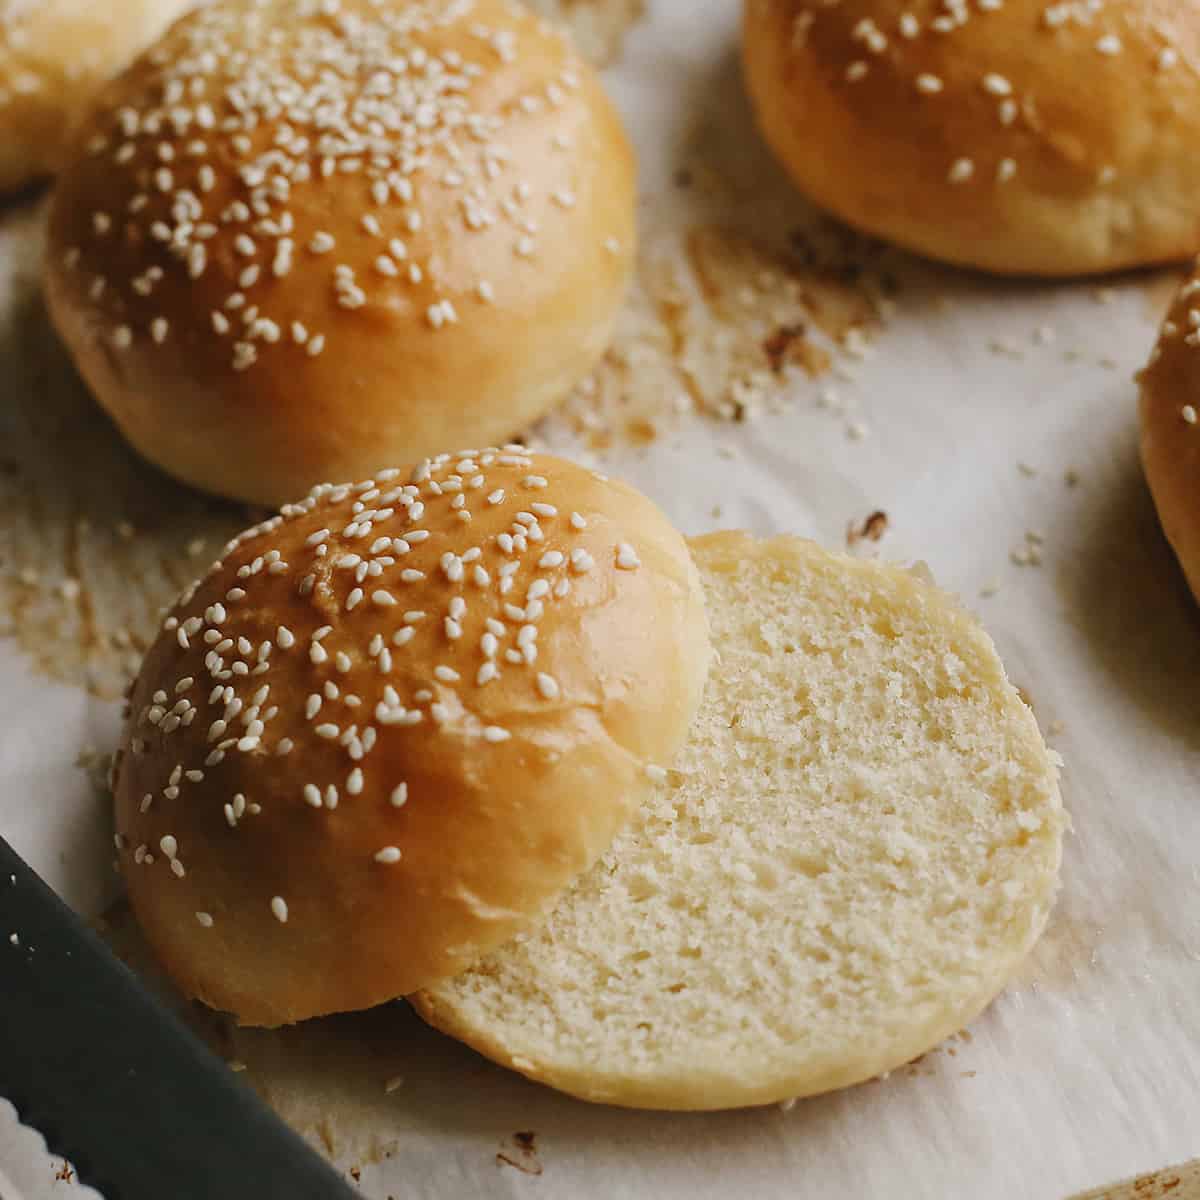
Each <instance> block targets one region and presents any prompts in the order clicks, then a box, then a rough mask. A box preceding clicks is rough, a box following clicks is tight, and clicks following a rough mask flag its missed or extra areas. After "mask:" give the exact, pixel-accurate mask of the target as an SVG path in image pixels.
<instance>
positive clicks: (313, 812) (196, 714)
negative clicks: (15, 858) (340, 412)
mask: <svg viewBox="0 0 1200 1200" xmlns="http://www.w3.org/2000/svg"><path fill="white" fill-rule="evenodd" d="M708 658H709V648H708V631H707V622H706V619H705V615H704V609H703V599H702V595H701V592H700V590H699V584H698V580H697V576H696V572H695V569H694V567H693V565H692V562H691V558H690V556H689V554H688V551H687V547H686V545H685V544H684V542H683V539H682V538H681V537H680V535H679V534H678V533H677V532H676V531H675V530H674V529H673V528H672V527H671V525H670V524H669V523H668V522H667V520H666V519H665V518H664V517H663V515H662V514H661V513H660V512H659V510H658V509H657V508H655V506H654V505H653V504H651V503H650V501H648V500H647V499H646V498H645V497H644V496H642V495H641V494H640V493H639V492H637V491H635V490H634V489H632V488H630V487H628V486H626V485H623V484H620V483H616V482H612V481H609V480H607V479H605V478H603V477H601V476H598V475H595V474H593V473H592V472H590V471H587V470H585V469H583V468H581V467H578V466H575V465H573V464H570V463H567V462H565V461H562V460H560V459H555V458H551V457H548V456H542V455H530V454H528V453H527V452H525V451H524V450H522V449H521V448H520V447H509V448H507V449H503V450H490V451H484V452H474V451H464V452H462V453H461V454H459V455H455V456H443V457H441V458H439V459H438V460H435V462H434V463H432V464H429V463H426V464H424V465H422V466H420V467H418V468H417V469H416V470H415V471H414V472H411V473H410V472H405V473H400V472H398V471H389V472H383V473H381V474H379V475H377V476H376V478H375V479H374V480H373V481H367V482H364V483H361V484H358V485H357V486H353V487H351V486H349V485H347V486H343V487H337V488H330V487H328V486H325V487H323V488H321V489H318V490H317V491H316V492H315V493H314V495H313V496H312V497H310V498H309V499H308V500H306V501H304V502H303V503H302V504H298V505H292V506H288V507H287V508H285V509H284V511H283V513H282V515H281V516H279V517H276V518H273V519H272V520H270V521H267V522H266V523H265V524H263V525H261V526H258V527H257V528H255V529H252V530H250V531H248V532H247V533H245V534H243V535H242V536H241V537H239V538H238V539H237V540H236V541H235V542H233V543H232V544H231V545H230V546H229V547H227V551H226V554H225V556H224V559H223V560H222V561H221V562H219V563H217V564H216V565H214V567H213V568H212V569H211V570H210V571H209V573H208V574H207V575H206V576H205V578H204V579H203V580H201V581H200V582H199V583H198V584H197V585H196V586H195V587H194V588H193V589H192V590H190V591H189V593H188V594H186V595H185V596H184V597H183V598H182V599H181V601H180V603H179V604H178V606H177V607H176V608H175V609H174V611H173V612H172V613H171V615H170V616H169V617H168V619H167V620H166V623H165V625H164V626H163V630H162V633H161V634H160V636H159V637H158V639H157V641H156V642H155V644H154V646H153V647H152V648H151V650H150V652H149V654H148V655H147V658H146V661H145V664H144V666H143V668H142V671H141V674H140V676H139V678H138V680H137V682H136V684H135V686H134V689H133V692H132V695H131V697H130V718H129V723H128V728H127V731H126V735H125V739H124V741H123V745H122V754H121V757H120V760H119V765H118V770H117V776H116V786H115V790H116V814H117V831H118V834H119V846H120V849H121V853H120V861H121V866H122V869H123V872H124V875H125V878H126V881H127V884H128V888H129V894H130V899H131V901H132V904H133V907H134V909H135V911H136V913H137V915H138V918H139V920H140V921H141V923H142V925H143V927H144V929H145V931H146V933H147V935H148V937H149V940H150V942H151V944H152V945H153V946H154V948H155V950H156V951H157V953H158V954H159V955H160V957H161V958H162V960H163V962H164V964H165V966H166V967H167V969H168V970H169V971H170V972H171V974H172V975H173V977H174V978H175V980H176V982H177V983H179V984H180V986H181V987H182V988H183V989H184V990H185V991H186V992H188V993H189V994H190V995H194V996H197V997H199V998H200V999H202V1000H204V1001H205V1002H207V1003H208V1004H210V1005H213V1006H214V1007H218V1008H222V1009H227V1010H230V1011H232V1012H234V1013H236V1014H237V1016H238V1017H239V1018H240V1019H241V1020H242V1021H244V1022H247V1023H250V1024H267V1025H275V1024H281V1023H285V1022H290V1021H296V1020H300V1019H303V1018H305V1017H309V1016H313V1015H316V1014H320V1013H326V1012H331V1011H339V1010H345V1009H354V1008H364V1007H367V1006H370V1005H373V1004H377V1003H380V1002H382V1001H385V1000H388V999H391V998H393V997H395V996H397V995H400V994H403V993H407V992H410V991H412V990H415V989H416V988H418V987H421V986H424V985H426V984H427V983H429V982H431V981H433V980H435V979H438V978H442V977H444V976H446V975H450V974H454V973H457V972H458V971H460V970H462V969H463V968H465V967H466V966H467V965H468V964H469V963H470V962H472V961H473V960H474V959H476V958H477V957H478V956H479V955H480V954H482V953H483V952H484V951H486V950H487V949H489V948H491V947H492V946H495V945H497V944H499V943H500V942H502V941H504V940H505V939H506V938H507V937H509V936H510V935H511V934H512V933H513V932H515V931H516V930H518V929H520V928H521V927H523V926H524V925H525V924H526V923H528V922H529V921H530V920H531V919H532V918H534V917H536V916H538V915H539V914H540V913H541V912H542V911H543V910H544V909H545V908H546V907H547V906H549V905H550V904H552V903H553V901H554V899H555V898H556V897H557V896H558V894H559V893H560V892H561V891H562V890H563V888H565V887H566V886H567V885H568V884H569V883H570V882H571V881H572V880H573V879H574V878H575V877H576V876H577V875H578V874H579V873H580V872H582V871H583V870H585V869H586V868H587V867H588V866H590V865H591V863H592V862H593V861H594V860H595V859H596V857H597V856H598V855H599V854H600V853H602V852H603V851H604V850H605V849H606V848H607V846H608V845H609V843H610V841H611V839H612V838H613V836H614V835H615V834H616V832H617V831H618V830H619V829H620V828H621V826H622V825H623V824H624V823H625V821H626V820H627V818H628V817H629V815H630V814H631V813H632V811H633V810H634V809H635V808H636V806H637V805H638V804H639V803H640V801H641V799H642V797H643V795H644V794H645V791H646V789H647V787H648V785H649V774H650V773H649V772H648V771H647V766H651V767H652V766H654V765H657V764H660V763H663V762H665V761H668V760H669V759H670V758H671V756H672V755H673V754H674V753H675V751H676V750H677V749H678V747H679V746H680V745H681V744H682V741H683V738H684V736H685V733H686V730H687V726H688V723H689V720H690V718H691V716H692V713H693V712H694V710H695V708H696V706H697V704H698V703H699V699H700V694H701V691H702V689H703V683H704V678H705V675H706V673H707V669H708Z"/></svg>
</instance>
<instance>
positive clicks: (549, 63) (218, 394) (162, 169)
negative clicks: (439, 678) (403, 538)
mask: <svg viewBox="0 0 1200 1200" xmlns="http://www.w3.org/2000/svg"><path fill="white" fill-rule="evenodd" d="M633 248H634V163H633V158H632V154H631V151H630V148H629V145H628V143H627V141H626V138H625V135H624V132H623V130H622V127H621V124H620V121H619V119H618V117H617V115H616V112H615V110H614V109H613V107H612V105H611V103H610V102H609V101H608V99H607V97H606V96H605V94H604V92H603V91H602V89H601V86H600V83H599V81H598V79H597V77H596V75H595V73H594V72H593V71H592V70H591V68H589V67H588V66H587V64H586V63H584V62H583V61H582V60H581V59H579V57H578V56H577V55H576V54H575V53H574V52H573V51H572V50H571V48H570V47H569V46H568V44H567V43H566V42H565V41H564V39H563V37H562V35H560V34H559V33H557V32H555V31H554V30H553V29H552V28H551V27H550V26H549V25H548V24H546V23H544V22H542V21H540V20H538V19H537V18H535V17H534V16H533V15H532V14H531V13H530V12H528V10H526V9H524V8H523V7H522V6H520V5H518V4H513V3H508V2H506V0H469V2H467V0H419V2H401V0H335V2H330V3H319V4H318V3H316V2H314V0H217V2H216V3H213V4H211V5H209V6H206V7H204V8H202V9H199V10H197V11H196V12H194V13H193V14H191V15H190V16H189V17H187V18H186V19H184V20H183V21H181V22H179V23H178V24H177V25H175V26H174V28H173V29H172V30H171V31H170V33H169V34H168V35H167V36H166V37H165V38H164V39H163V40H162V41H160V42H159V43H158V44H157V45H156V46H154V47H153V48H152V49H151V50H150V51H149V52H147V53H146V54H145V55H143V56H142V58H140V59H139V60H138V61H137V63H135V64H134V65H133V66H132V67H131V68H130V70H129V71H127V72H126V73H125V74H124V75H123V76H122V77H121V78H120V79H119V80H117V81H116V82H115V83H114V84H113V85H112V86H111V87H109V88H108V89H107V90H106V91H105V93H104V95H103V97H102V100H101V102H100V104H99V106H98V108H97V111H96V112H95V114H94V116H93V117H92V119H91V121H90V123H89V125H88V128H87V129H86V131H85V132H84V134H83V136H82V138H81V142H80V152H79V156H78V158H77V160H76V161H75V162H74V163H73V164H72V166H71V167H70V168H69V169H68V170H67V171H66V172H65V173H64V174H63V176H62V178H61V179H60V181H59V184H58V187H57V190H56V194H55V199H54V208H53V213H52V217H51V230H50V238H49V245H48V258H47V263H46V288H47V295H48V299H49V306H50V311H51V315H52V317H53V319H54V321H55V324H56V325H57V328H58V330H59V332H60V334H61V335H62V338H63V340H64V341H65V343H66V345H67V347H68V348H69V349H70V351H71V353H72V355H73V356H74V359H75V362H76V364H77V365H78V367H79V370H80V372H81V373H82V375H83V377H84V379H85V380H86V381H87V383H88V384H89V385H90V387H91V389H92V391H93V392H94V393H95V395H96V397H97V398H98V399H99V401H100V403H101V404H102V405H103V406H104V408H105V409H107V410H108V412H109V413H110V414H111V416H112V417H113V420H114V421H115V422H116V423H117V425H118V426H119V427H120V428H121V429H122V431H123V432H124V433H125V435H126V436H127V437H128V438H129V440H130V441H131V442H132V443H133V445H134V446H135V447H136V448H137V449H138V450H140V451H141V452H142V453H143V454H144V455H145V456H146V457H147V458H149V459H150V460H151V461H153V462H155V463H157V464H158V465H159V466H161V467H163V468H164V469H165V470H167V471H168V472H170V473H171V474H173V475H175V476H178V477H179V478H180V479H183V480H185V481H187V482H188V483H192V484H194V485H196V486H197V487H201V488H206V489H209V490H211V491H214V492H219V493H221V494H224V495H228V496H232V497H236V498H239V499H243V500H250V501H255V502H260V503H265V504H279V503H282V502H284V501H287V500H290V499H292V498H294V497H295V496H297V495H302V494H304V492H305V491H307V490H308V489H309V488H310V487H312V486H313V485H314V484H316V483H318V482H320V481H321V480H325V479H359V478H364V477H366V476H367V475H369V474H371V473H373V472H374V471H375V470H376V469H377V468H380V467H386V466H387V465H388V464H390V463H395V462H411V461H415V460H416V459H418V458H421V457H423V456H426V455H429V454H434V453H437V452H439V451H441V450H444V449H445V448H446V447H447V446H456V445H486V444H490V443H493V442H496V441H502V440H505V439H508V438H510V437H511V436H513V435H514V434H515V433H517V432H519V431H520V430H521V429H523V428H524V427H525V426H527V425H528V424H529V423H530V422H532V421H533V420H534V419H536V418H537V417H539V416H541V415H542V414H543V413H544V412H545V411H546V410H547V409H548V408H550V407H551V406H552V405H553V404H554V403H555V402H556V401H557V400H558V399H559V398H560V397H562V396H563V395H565V393H566V392H567V391H568V390H569V389H570V387H571V386H572V385H573V384H574V383H575V382H576V381H577V380H578V378H579V377H580V376H581V375H583V374H584V373H586V372H587V371H588V370H589V369H590V368H591V366H592V365H593V364H594V362H595V361H596V359H597V358H598V357H599V355H600V354H601V352H602V351H603V349H604V347H605V345H606V344H607V341H608V337H609V332H610V329H611V326H612V323H613V320H614V318H615V314H616V312H617V309H618V307H619V305H620V301H621V298H622V294H623V291H624V287H625V282H626V277H627V275H628V272H629V266H630V262H631V259H632V253H633Z"/></svg>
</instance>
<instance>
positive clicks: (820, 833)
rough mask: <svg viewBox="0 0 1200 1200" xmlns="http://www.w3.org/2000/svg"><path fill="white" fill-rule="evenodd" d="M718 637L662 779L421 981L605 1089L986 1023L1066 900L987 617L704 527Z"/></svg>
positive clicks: (682, 1102)
mask: <svg viewBox="0 0 1200 1200" xmlns="http://www.w3.org/2000/svg"><path fill="white" fill-rule="evenodd" d="M691 546H692V553H693V555H694V557H695V559H696V562H697V565H698V566H699V569H700V573H701V577H702V579H703V581H704V587H705V591H706V597H707V601H708V609H709V620H710V623H711V628H712V636H713V645H714V648H715V650H716V652H717V657H716V659H715V661H714V666H713V670H712V673H711V675H710V677H709V681H708V686H707V690H706V692H705V698H704V702H703V704H702V706H701V709H700V712H699V714H698V715H697V717H696V720H695V722H694V724H693V726H692V730H691V734H690V737H689V740H688V743H687V746H686V748H685V749H684V751H683V752H682V754H681V755H680V756H679V758H678V759H677V761H676V764H675V769H674V770H673V771H672V772H671V773H670V779H669V781H668V782H666V783H665V784H664V785H663V786H662V787H661V788H660V789H659V791H658V792H657V794H656V796H655V798H654V800H653V801H652V803H650V804H649V805H647V806H646V808H645V809H644V810H643V811H642V813H641V814H640V816H639V819H638V820H637V821H636V822H635V823H634V824H633V825H631V826H630V827H629V828H628V829H627V830H626V831H625V832H624V833H622V834H621V835H620V836H619V837H618V838H617V840H616V841H615V842H614V843H613V845H612V847H611V849H610V850H608V851H607V852H606V853H605V854H604V856H603V857H602V858H601V860H600V861H599V862H598V863H597V864H596V866H595V867H593V868H592V870H591V871H589V872H588V873H587V874H586V875H584V876H582V877H581V878H580V879H579V880H578V881H577V882H576V884H575V885H574V886H573V887H572V888H571V889H570V891H568V892H567V893H566V895H565V896H564V897H563V898H562V900H561V901H560V902H559V904H558V906H557V907H556V908H555V910H554V912H553V913H552V915H551V916H550V918H549V919H548V920H547V921H546V922H545V923H543V924H542V925H540V926H538V927H537V928H534V929H531V930H529V931H528V932H526V933H523V934H521V935H519V936H518V937H516V938H515V939H514V940H513V941H511V942H509V943H508V944H507V945H506V946H503V947H502V948H500V949H499V950H496V951H494V952H492V953H491V954H489V955H487V956H486V957H485V958H483V959H482V960H481V961H480V962H478V963H476V964H475V965H474V966H473V967H472V968H471V969H470V970H468V971H466V972H465V973H463V974H462V975H460V976H458V977H456V978H454V979H450V980H446V981H444V982H442V983H440V984H438V985H436V986H434V987H432V988H429V989H426V990H425V991H423V992H422V993H421V994H420V995H418V996H415V997H413V1003H414V1005H415V1007H416V1009H417V1011H418V1012H419V1013H420V1014H421V1015H422V1016H423V1017H424V1018H425V1019H426V1020H427V1021H429V1022H430V1023H431V1024H433V1025H435V1026H437V1027H438V1028H439V1029H443V1030H445V1031H446V1032H447V1033H450V1034H452V1035H453V1036H455V1037H457V1038H461V1039H462V1040H463V1041H465V1042H467V1043H468V1044H470V1045H472V1046H474V1047H475V1048H476V1049H478V1050H480V1051H481V1052H482V1053H484V1054H486V1055H488V1056H489V1057H491V1058H494V1059H495V1060H496V1061H498V1062H501V1063H504V1064H505V1065H507V1066H511V1067H513V1068H515V1069H516V1070H518V1071H521V1072H522V1073H523V1074H525V1075H528V1076H529V1077H530V1078H532V1079H536V1080H541V1081H543V1082H546V1083H549V1084H551V1085H553V1086H554V1087H557V1088H561V1089H563V1090H564V1091H568V1092H571V1093H573V1094H574V1095H576V1096H579V1097H581V1098H583V1099H586V1100H594V1101H602V1102H604V1103H608V1104H621V1105H631V1106H643V1107H650V1108H667V1109H714V1108H727V1107H733V1106H739V1105H751V1104H764V1103H767V1102H769V1101H777V1100H782V1099H785V1098H789V1097H793V1096H803V1095H809V1094H812V1093H816V1092H823V1091H826V1090H829V1089H831V1088H837V1087H842V1086H845V1085H847V1084H852V1083H855V1082H857V1081H859V1080H863V1079H867V1078H869V1077H871V1076H873V1075H876V1074H878V1073H879V1072H882V1071H886V1070H889V1069H890V1068H893V1067H896V1066H898V1065H900V1064H902V1063H904V1062H906V1061H908V1060H910V1059H912V1058H914V1057H915V1056H916V1055H918V1054H920V1053H922V1052H923V1051H925V1050H928V1049H929V1048H930V1047H931V1046H933V1045H935V1044H936V1043H937V1042H939V1041H940V1040H941V1039H943V1038H945V1037H946V1036H948V1035H949V1034H951V1033H953V1032H955V1031H956V1030H958V1029H959V1028H961V1027H962V1026H963V1025H965V1024H966V1023H967V1022H968V1021H970V1020H971V1019H972V1018H973V1017H974V1016H975V1015H976V1014H977V1013H978V1012H979V1011H980V1010H981V1009H982V1008H983V1007H984V1006H985V1005H986V1004H987V1003H988V1001H989V1000H991V999H992V997H993V996H995V995H996V993H997V992H998V991H999V990H1000V989H1001V988H1002V987H1003V986H1004V984H1005V982H1006V981H1007V980H1008V979H1009V978H1010V977H1011V976H1012V974H1013V972H1014V970H1015V968H1016V966H1017V964H1018V963H1019V962H1020V961H1021V959H1022V957H1023V956H1024V955H1025V954H1026V952H1027V951H1028V950H1029V948H1030V947H1031V946H1032V945H1033V943H1034V941H1035V940H1036V938H1037V937H1038V935H1039V933H1040V932H1041V930H1042V927H1043V926H1044V924H1045V922H1046V917H1047V914H1048V912H1049V910H1050V907H1051V903H1052V901H1053V898H1054V893H1055V887H1056V881H1057V875H1058V866H1059V855H1060V842H1061V838H1062V833H1063V827H1064V823H1065V817H1064V814H1063V810H1062V806H1061V802H1060V799H1059V794H1058V788H1057V784H1056V771H1055V767H1054V765H1053V764H1052V761H1051V755H1050V753H1049V752H1048V751H1047V749H1046V746H1045V744H1044V743H1043V741H1042V738H1041V736H1040V734H1039V733H1038V729H1037V725H1036V723H1035V721H1034V718H1033V715H1032V713H1031V712H1030V711H1029V709H1028V708H1027V707H1026V706H1025V704H1024V703H1022V701H1021V699H1020V698H1019V697H1018V695H1017V693H1016V691H1015V690H1014V688H1013V687H1012V685H1011V684H1010V683H1009V682H1008V680H1007V679H1006V678H1005V675H1004V670H1003V668H1002V667H1001V664H1000V661H999V659H998V658H997V656H996V651H995V648H994V646H993V645H992V643H991V641H990V640H989V639H988V637H987V636H986V634H984V632H983V631H982V630H981V629H980V628H979V626H978V625H977V624H976V623H975V621H974V620H973V619H972V618H971V617H969V616H968V615H967V614H966V613H965V612H964V611H963V610H962V609H960V608H959V607H958V605H957V604H956V603H955V602H954V601H953V600H951V599H950V598H949V597H947V596H946V595H945V594H943V593H941V592H939V591H937V590H935V589H934V588H932V587H930V586H928V585H926V584H924V583H922V582H919V581H918V580H917V579H916V578H914V577H913V576H912V575H911V574H909V573H907V572H905V571H902V570H900V569H897V568H892V567H884V566H880V565H877V564H874V563H868V562H861V561H855V560H851V559H848V558H845V557H842V556H836V555H831V554H828V553H825V552H824V551H822V550H820V549H818V548H817V547H815V546H813V545H811V544H809V543H806V542H801V541H797V540H794V539H790V538H778V539H775V540H772V541H755V540H754V539H752V538H750V537H748V536H746V535H744V534H735V533H723V534H714V535H712V536H709V537H704V538H699V539H696V540H694V541H693V542H692V543H691Z"/></svg>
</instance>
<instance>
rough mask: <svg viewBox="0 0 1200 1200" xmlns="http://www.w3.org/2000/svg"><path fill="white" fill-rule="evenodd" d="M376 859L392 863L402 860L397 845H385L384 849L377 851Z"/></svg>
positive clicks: (386, 863) (379, 861)
mask: <svg viewBox="0 0 1200 1200" xmlns="http://www.w3.org/2000/svg"><path fill="white" fill-rule="evenodd" d="M374 857H375V861H376V862H377V863H384V864H385V865H389V866H390V865H391V864H392V863H398V862H399V861H400V850H399V847H397V846H384V847H383V849H382V850H376V851H375V856H374Z"/></svg>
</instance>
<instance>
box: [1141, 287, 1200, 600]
mask: <svg viewBox="0 0 1200 1200" xmlns="http://www.w3.org/2000/svg"><path fill="white" fill-rule="evenodd" d="M1139 382H1140V384H1141V399H1140V403H1139V413H1140V417H1141V449H1142V465H1143V467H1144V468H1145V472H1146V481H1147V483H1149V485H1150V491H1151V493H1152V494H1153V496H1154V504H1155V507H1156V508H1157V509H1158V519H1159V520H1160V521H1161V522H1162V527H1163V532H1164V533H1165V534H1166V535H1167V540H1168V541H1169V542H1170V543H1171V546H1172V547H1173V548H1174V550H1175V554H1176V556H1177V557H1178V558H1179V564H1180V566H1181V567H1182V568H1183V571H1184V574H1185V575H1186V576H1187V580H1188V585H1189V586H1190V587H1191V589H1192V594H1193V595H1194V596H1196V598H1197V599H1200V264H1198V267H1197V271H1196V272H1195V273H1193V275H1192V276H1191V278H1190V279H1188V281H1187V282H1186V283H1184V285H1183V286H1182V287H1181V288H1180V290H1179V294H1178V295H1177V296H1176V298H1175V302H1174V304H1173V305H1172V306H1171V310H1170V312H1168V313H1167V317H1166V320H1165V321H1164V322H1163V326H1162V330H1161V332H1160V334H1159V338H1158V344H1157V345H1156V346H1155V348H1154V350H1153V352H1152V353H1151V355H1150V363H1149V365H1148V366H1147V367H1146V369H1145V370H1144V371H1142V373H1141V375H1140V376H1139Z"/></svg>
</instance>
